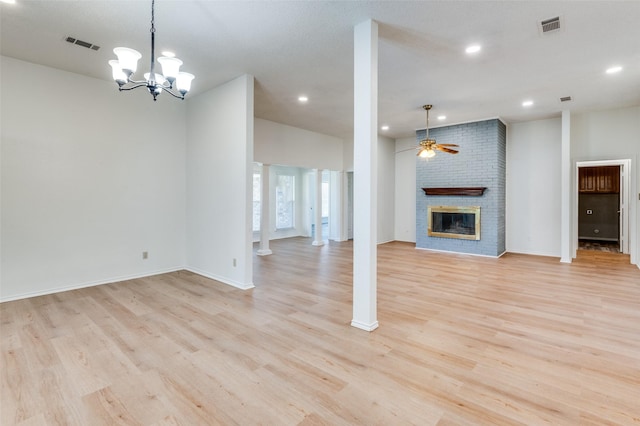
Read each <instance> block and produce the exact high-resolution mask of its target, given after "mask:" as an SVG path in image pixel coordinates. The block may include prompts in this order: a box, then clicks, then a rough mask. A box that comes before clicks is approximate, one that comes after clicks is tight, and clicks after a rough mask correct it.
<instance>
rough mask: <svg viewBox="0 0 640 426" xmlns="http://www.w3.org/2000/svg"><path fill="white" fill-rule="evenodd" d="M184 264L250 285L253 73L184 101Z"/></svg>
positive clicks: (232, 282) (230, 280)
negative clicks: (185, 226)
mask: <svg viewBox="0 0 640 426" xmlns="http://www.w3.org/2000/svg"><path fill="white" fill-rule="evenodd" d="M186 168H187V250H186V251H187V268H188V269H190V270H192V271H194V272H197V273H199V274H201V275H204V276H207V277H210V278H214V279H216V280H219V281H222V282H224V283H227V284H231V285H233V286H236V287H239V288H250V287H252V286H253V283H252V281H253V277H252V270H253V264H252V262H253V259H252V245H251V240H252V239H251V236H252V222H251V213H252V195H253V191H252V187H253V185H252V175H253V77H252V76H247V75H245V76H242V77H238V78H236V79H235V80H232V81H230V82H228V83H226V84H224V85H222V86H219V87H217V88H215V89H212V90H210V91H208V92H206V93H203V94H201V95H198V96H196V97H194V98H191V99H189V101H188V102H187V160H186Z"/></svg>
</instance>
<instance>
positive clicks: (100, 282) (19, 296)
mask: <svg viewBox="0 0 640 426" xmlns="http://www.w3.org/2000/svg"><path fill="white" fill-rule="evenodd" d="M183 269H184V268H183V267H182V266H178V267H174V268H168V269H162V270H157V271H150V272H145V273H142V274H133V275H126V276H119V277H112V278H107V279H103V280H97V281H88V282H84V283H78V284H72V285H67V286H63V287H55V288H48V289H46V290H40V291H31V292H27V293H21V294H15V295H12V296H9V297H3V296H0V303H3V302H11V301H13V300H20V299H27V298H29V297H38V296H46V295H47V294H54V293H62V292H64V291H70V290H78V289H81V288H87V287H95V286H98V285H104V284H113V283H117V282H122V281H129V280H135V279H137V278H145V277H151V276H154V275H160V274H166V273H169V272H175V271H181V270H183Z"/></svg>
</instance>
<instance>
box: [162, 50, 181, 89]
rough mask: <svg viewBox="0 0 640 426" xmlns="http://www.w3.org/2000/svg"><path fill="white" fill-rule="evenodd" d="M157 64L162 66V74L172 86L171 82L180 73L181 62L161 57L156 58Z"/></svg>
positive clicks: (176, 59)
mask: <svg viewBox="0 0 640 426" xmlns="http://www.w3.org/2000/svg"><path fill="white" fill-rule="evenodd" d="M158 62H159V63H160V65H162V74H163V75H164V77H165V78H166V79H167V80H169V82H170V83H171V84H172V85H173V82H174V81H175V80H176V77H178V74H179V73H180V65H182V61H181V60H180V59H178V58H171V57H167V56H161V57H160V58H158Z"/></svg>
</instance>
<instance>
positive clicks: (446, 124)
mask: <svg viewBox="0 0 640 426" xmlns="http://www.w3.org/2000/svg"><path fill="white" fill-rule="evenodd" d="M491 120H498V121H499V122H501V123H502V124H504V125H505V126H507V123H506V121H504V120H503V119H502V118H500V117H489V118H480V119H478V120H469V121H458V122H455V123H442V124H441V125H439V126H438V125H435V126H429V130H431V129H438V128H440V127H450V126H459V125H461V124H471V123H480V122H482V121H491ZM422 130H427V128H426V127H421V128H418V129H416V132H419V131H422ZM412 136H415V134H414V135H412ZM407 137H408V138H409V137H411V136H407ZM396 139H403V138H396ZM396 154H397V153H396Z"/></svg>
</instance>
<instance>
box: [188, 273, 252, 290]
mask: <svg viewBox="0 0 640 426" xmlns="http://www.w3.org/2000/svg"><path fill="white" fill-rule="evenodd" d="M184 269H185V270H186V271H189V272H193V273H194V274H198V275H202V276H203V277H206V278H210V279H212V280H216V281H219V282H221V283H222V284H227V285H230V286H232V287H235V288H239V289H240V290H249V289H252V288H255V286H254V285H253V283H248V284H245V283H241V282H238V281H234V280H231V279H229V278H223V277H220V276H217V275H213V274H210V273H209V272H205V271H202V270H200V269H197V268H192V267H185V268H184Z"/></svg>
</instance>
